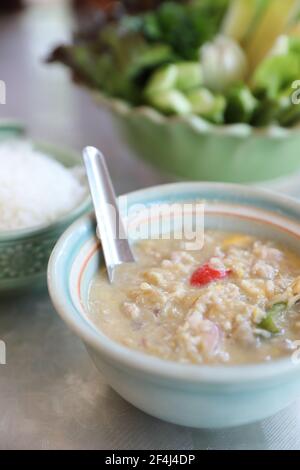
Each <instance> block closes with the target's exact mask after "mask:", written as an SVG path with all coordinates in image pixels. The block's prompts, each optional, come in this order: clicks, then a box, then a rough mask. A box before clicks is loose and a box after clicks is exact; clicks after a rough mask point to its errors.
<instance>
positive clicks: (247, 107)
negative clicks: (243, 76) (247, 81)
mask: <svg viewBox="0 0 300 470" xmlns="http://www.w3.org/2000/svg"><path fill="white" fill-rule="evenodd" d="M257 105H258V101H257V99H256V98H255V97H254V96H253V94H252V93H251V91H250V89H249V88H248V87H247V86H246V85H244V84H239V85H236V86H234V87H233V88H231V89H230V90H229V92H228V94H227V106H226V111H225V121H226V122H227V123H234V122H250V120H251V118H252V116H253V113H254V111H255V109H256V108H257Z"/></svg>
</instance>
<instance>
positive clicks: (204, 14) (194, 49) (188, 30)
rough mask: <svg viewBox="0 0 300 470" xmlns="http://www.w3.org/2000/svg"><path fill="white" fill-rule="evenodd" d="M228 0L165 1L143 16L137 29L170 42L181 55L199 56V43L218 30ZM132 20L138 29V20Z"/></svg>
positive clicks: (192, 57)
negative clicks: (182, 2)
mask: <svg viewBox="0 0 300 470" xmlns="http://www.w3.org/2000/svg"><path fill="white" fill-rule="evenodd" d="M228 4H229V0H214V1H213V2H212V1H211V0H194V1H190V2H186V3H184V4H181V3H179V2H171V1H166V2H163V3H162V5H161V6H160V7H159V8H158V9H157V10H155V11H153V12H150V13H146V14H145V15H143V16H142V17H141V18H142V20H141V22H140V23H139V27H138V31H139V32H141V33H142V34H143V36H144V37H145V38H146V39H147V40H148V41H152V42H161V43H165V44H168V45H169V46H170V47H171V48H172V49H173V51H174V52H175V53H176V54H177V55H178V57H179V58H182V59H186V60H197V59H198V49H199V47H200V46H201V44H203V43H204V42H206V41H208V40H209V39H211V38H212V37H213V36H214V35H215V34H216V33H217V31H218V29H219V27H220V24H221V22H222V19H223V17H224V14H225V12H226V8H227V6H228ZM124 21H125V22H126V21H127V20H126V19H125V20H124ZM131 22H132V20H131ZM127 23H128V21H127ZM132 24H133V25H134V28H135V31H137V22H132Z"/></svg>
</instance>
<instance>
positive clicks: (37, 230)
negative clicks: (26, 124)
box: [0, 129, 91, 294]
mask: <svg viewBox="0 0 300 470" xmlns="http://www.w3.org/2000/svg"><path fill="white" fill-rule="evenodd" d="M90 208H91V203H90V197H89V192H88V188H87V183H86V180H85V175H84V170H83V167H82V165H81V161H80V155H78V154H77V153H76V152H73V151H70V150H61V149H57V148H56V147H54V146H52V145H49V144H45V143H39V142H34V141H31V140H28V139H25V138H24V137H22V136H20V135H18V136H14V137H13V136H10V137H7V136H6V137H5V138H4V139H2V138H1V129H0V294H3V293H9V292H15V291H16V290H25V289H28V288H29V287H30V288H32V287H40V286H43V285H45V284H46V268H47V264H48V259H49V256H50V253H51V251H52V249H53V247H54V245H55V243H56V241H57V239H58V238H59V236H60V235H61V234H62V233H63V232H64V230H65V229H66V228H67V227H68V226H69V225H70V224H71V223H72V222H73V221H74V220H75V219H76V218H77V217H79V216H81V215H82V214H84V213H85V212H87V211H88V210H89V209H90Z"/></svg>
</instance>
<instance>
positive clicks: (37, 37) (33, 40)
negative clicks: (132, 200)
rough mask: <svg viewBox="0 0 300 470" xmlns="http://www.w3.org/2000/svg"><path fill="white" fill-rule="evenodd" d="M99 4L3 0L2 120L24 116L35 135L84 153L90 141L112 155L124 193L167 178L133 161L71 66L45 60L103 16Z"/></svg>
mask: <svg viewBox="0 0 300 470" xmlns="http://www.w3.org/2000/svg"><path fill="white" fill-rule="evenodd" d="M99 3H101V2H99ZM95 4H97V2H93V1H91V2H89V1H74V2H72V1H64V0H48V1H46V0H40V1H39V0H37V1H23V2H22V1H14V0H2V1H1V5H0V9H1V14H0V63H1V66H0V80H3V81H4V82H5V84H6V104H5V105H2V104H1V105H0V119H4V120H7V119H14V120H18V121H19V120H20V121H22V122H23V123H25V125H26V127H27V129H28V134H29V135H30V136H31V137H33V138H36V139H39V140H46V141H49V142H53V143H54V142H55V144H57V145H58V146H62V147H64V146H67V147H73V148H74V149H77V150H79V151H81V150H82V148H83V147H84V146H85V145H87V144H93V145H97V146H99V147H100V148H101V149H102V150H103V152H104V153H105V155H107V158H108V165H109V169H110V171H111V172H112V177H113V179H114V183H115V185H116V190H117V191H118V193H121V192H126V191H128V190H132V189H136V188H139V187H143V186H149V185H151V184H155V183H157V182H161V181H165V180H166V178H163V177H161V176H160V174H159V173H158V172H157V171H155V170H152V169H151V168H149V167H147V166H145V165H144V164H143V163H142V162H139V161H137V160H136V159H134V160H133V159H132V154H131V153H130V152H129V151H128V149H127V148H126V146H124V145H123V144H122V142H121V141H120V139H119V136H118V134H117V133H116V130H115V129H114V127H113V124H112V121H111V118H110V116H109V115H108V113H107V112H105V110H102V109H101V107H99V106H97V105H96V104H95V103H94V102H93V100H92V99H91V97H90V95H89V94H88V93H87V92H86V91H85V90H84V89H81V88H80V87H78V86H76V85H74V84H73V83H72V81H71V80H70V74H69V72H68V70H66V69H65V68H64V67H62V66H60V65H53V66H49V65H46V64H45V60H46V58H47V56H48V55H49V53H50V52H51V50H52V49H53V48H54V47H55V46H57V45H59V44H61V43H68V42H70V41H71V38H72V33H73V32H74V31H75V30H76V29H77V28H78V25H79V24H82V22H83V23H85V22H86V21H89V18H95V16H96V17H97V15H98V10H97V8H96V9H95V8H94V6H95Z"/></svg>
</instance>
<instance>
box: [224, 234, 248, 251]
mask: <svg viewBox="0 0 300 470" xmlns="http://www.w3.org/2000/svg"><path fill="white" fill-rule="evenodd" d="M251 241H252V238H251V237H248V235H232V236H230V237H228V238H225V240H224V241H223V242H222V248H228V247H229V246H238V247H244V246H247V245H249V244H250V242H251Z"/></svg>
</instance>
